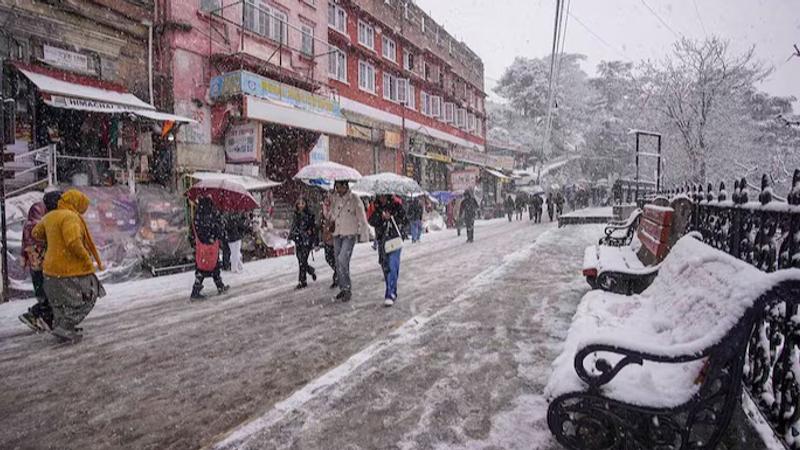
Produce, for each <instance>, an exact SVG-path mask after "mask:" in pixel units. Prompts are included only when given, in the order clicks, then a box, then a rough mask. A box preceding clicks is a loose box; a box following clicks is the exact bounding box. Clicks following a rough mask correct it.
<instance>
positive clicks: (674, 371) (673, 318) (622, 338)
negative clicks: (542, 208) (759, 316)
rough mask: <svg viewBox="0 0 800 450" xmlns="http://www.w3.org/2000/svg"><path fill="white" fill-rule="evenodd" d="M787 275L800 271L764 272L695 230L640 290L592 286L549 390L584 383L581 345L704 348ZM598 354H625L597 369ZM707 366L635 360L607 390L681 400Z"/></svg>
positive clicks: (654, 350) (654, 401)
mask: <svg viewBox="0 0 800 450" xmlns="http://www.w3.org/2000/svg"><path fill="white" fill-rule="evenodd" d="M786 279H797V280H800V270H797V269H790V270H784V271H780V272H777V273H773V274H766V273H764V272H761V271H759V270H758V269H756V268H755V267H753V266H751V265H749V264H747V263H745V262H743V261H740V260H738V259H736V258H734V257H732V256H730V255H728V254H726V253H723V252H721V251H719V250H716V249H714V248H712V247H709V246H707V245H705V244H703V243H702V242H700V241H698V240H697V239H695V238H694V237H692V236H687V237H684V238H682V239H681V240H679V241H678V242H677V243H676V244H675V246H674V247H673V249H672V251H671V252H670V254H669V256H667V258H666V259H665V260H664V262H663V263H662V264H661V267H660V271H659V275H658V276H657V277H656V279H655V280H654V281H653V284H652V285H650V287H649V288H648V289H646V290H645V291H644V292H642V294H641V295H634V296H624V295H617V294H612V293H608V292H603V291H592V292H589V293H588V294H586V295H585V296H584V297H583V299H582V300H581V303H580V305H579V306H578V311H577V312H576V313H575V317H574V319H573V322H572V325H571V326H570V330H569V334H568V336H567V339H566V342H565V346H564V350H563V352H562V353H561V355H560V356H559V357H558V358H557V359H556V360H555V361H554V362H553V373H552V375H551V377H550V381H549V383H548V385H547V387H546V389H545V394H546V395H547V396H548V398H554V397H556V396H558V395H561V394H565V393H567V392H574V391H582V390H585V389H586V385H585V384H584V383H583V381H581V380H580V378H578V376H577V374H576V373H575V370H574V366H573V364H574V357H575V354H576V352H577V350H578V349H580V348H583V347H586V346H587V345H591V344H607V345H612V346H618V347H623V348H626V349H630V350H637V351H640V352H646V353H651V354H657V355H666V356H678V355H694V354H698V353H700V352H702V351H703V350H704V349H705V348H708V347H710V346H713V345H715V344H716V343H718V342H719V341H720V340H721V339H722V338H723V337H724V336H725V335H726V334H727V332H728V331H729V330H730V329H731V328H732V327H733V326H734V325H735V324H736V323H737V322H738V320H739V318H740V317H741V316H742V315H743V314H744V312H745V311H746V309H747V308H749V307H750V306H752V305H753V303H754V301H755V300H756V299H757V298H758V297H759V296H760V295H761V294H763V293H764V292H766V291H767V290H768V289H770V288H771V287H773V286H774V285H775V284H777V283H778V282H780V281H783V280H786ZM598 358H605V359H606V360H607V361H609V362H610V363H612V364H614V363H615V362H616V361H618V360H619V359H620V357H619V356H617V355H611V354H606V353H599V354H595V355H594V356H593V357H589V358H586V360H585V363H584V364H586V366H585V367H586V369H587V370H588V371H589V372H590V373H596V372H595V369H594V362H595V361H596V360H597V359H598ZM703 364H704V361H703V360H699V361H694V362H690V363H685V364H656V363H651V362H645V363H644V365H643V366H638V365H630V366H627V367H626V368H624V369H623V370H622V371H621V372H620V373H619V374H617V376H616V377H615V378H614V379H613V380H612V381H611V382H610V383H608V384H606V385H605V386H603V387H602V391H603V394H604V395H606V396H608V397H610V398H614V399H617V400H620V401H625V402H629V403H633V404H638V405H648V406H654V407H670V406H676V405H679V404H682V403H684V402H686V401H687V400H688V399H689V398H690V397H691V396H692V395H693V394H694V393H695V392H696V391H697V389H698V388H699V386H698V385H696V384H695V380H696V379H697V376H698V375H699V373H700V370H701V368H702V366H703Z"/></svg>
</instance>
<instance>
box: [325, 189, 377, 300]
mask: <svg viewBox="0 0 800 450" xmlns="http://www.w3.org/2000/svg"><path fill="white" fill-rule="evenodd" d="M333 189H334V190H335V191H336V195H334V196H333V201H332V202H331V222H332V223H331V225H332V226H333V252H334V257H335V258H336V275H337V277H338V281H339V289H341V290H340V291H339V294H338V295H336V299H337V300H341V301H343V302H348V301H350V297H351V295H352V294H351V285H350V257H351V256H352V255H353V247H354V246H355V245H356V242H357V240H358V239H359V237H360V238H361V240H362V241H364V242H366V241H367V240H369V224H368V223H367V215H366V213H365V212H364V204H363V203H361V199H360V198H358V195H356V194H355V193H353V192H352V191H351V190H350V185H349V184H348V182H347V181H337V182H336V183H334V185H333Z"/></svg>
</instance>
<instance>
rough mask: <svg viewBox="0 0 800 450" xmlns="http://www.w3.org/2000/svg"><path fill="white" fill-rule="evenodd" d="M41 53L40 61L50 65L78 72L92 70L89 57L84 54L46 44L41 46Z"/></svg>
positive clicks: (90, 71)
mask: <svg viewBox="0 0 800 450" xmlns="http://www.w3.org/2000/svg"><path fill="white" fill-rule="evenodd" d="M42 53H43V56H42V61H44V62H45V63H47V64H50V65H52V66H56V67H60V68H62V69H67V70H75V71H78V72H87V73H93V72H94V71H93V70H92V69H91V68H90V66H89V57H88V56H86V55H83V54H80V53H77V52H71V51H69V50H64V49H62V48H58V47H53V46H50V45H47V44H45V45H43V46H42Z"/></svg>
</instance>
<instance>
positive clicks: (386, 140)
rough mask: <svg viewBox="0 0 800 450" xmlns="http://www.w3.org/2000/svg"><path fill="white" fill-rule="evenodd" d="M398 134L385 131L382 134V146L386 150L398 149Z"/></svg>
mask: <svg viewBox="0 0 800 450" xmlns="http://www.w3.org/2000/svg"><path fill="white" fill-rule="evenodd" d="M400 136H401V135H400V133H398V132H396V131H385V132H384V134H383V145H385V146H386V147H387V148H400V141H401V139H400Z"/></svg>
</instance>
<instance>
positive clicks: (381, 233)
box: [369, 198, 408, 244]
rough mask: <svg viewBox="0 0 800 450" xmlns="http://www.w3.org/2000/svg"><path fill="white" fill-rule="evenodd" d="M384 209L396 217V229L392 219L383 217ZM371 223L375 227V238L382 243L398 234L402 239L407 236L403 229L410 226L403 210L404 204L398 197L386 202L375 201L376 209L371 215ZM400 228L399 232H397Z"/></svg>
mask: <svg viewBox="0 0 800 450" xmlns="http://www.w3.org/2000/svg"><path fill="white" fill-rule="evenodd" d="M384 211H388V212H389V214H391V215H392V217H394V221H395V223H396V224H397V229H395V227H394V225H393V224H392V220H391V219H389V220H386V219H384V218H383V212H384ZM369 224H370V225H372V226H373V227H374V228H375V240H377V241H378V242H380V243H381V244H382V243H384V242H386V241H388V240H391V239H394V238H396V237H398V236H399V237H400V238H402V239H405V238H406V236H405V233H404V231H403V230H405V228H406V227H407V226H408V220H407V219H406V213H405V211H404V210H403V204H402V203H401V202H400V201H399V200H398V199H396V198H392V200H390V201H388V202H386V203H385V204H382V203H381V202H375V210H374V211H373V212H372V214H371V215H370V216H369ZM398 229H399V230H400V233H399V234H398V232H397V231H398Z"/></svg>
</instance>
